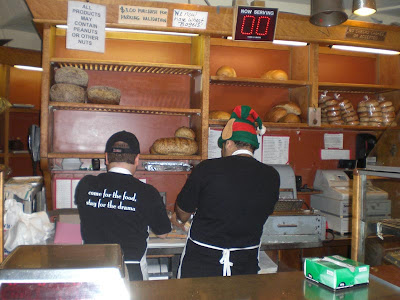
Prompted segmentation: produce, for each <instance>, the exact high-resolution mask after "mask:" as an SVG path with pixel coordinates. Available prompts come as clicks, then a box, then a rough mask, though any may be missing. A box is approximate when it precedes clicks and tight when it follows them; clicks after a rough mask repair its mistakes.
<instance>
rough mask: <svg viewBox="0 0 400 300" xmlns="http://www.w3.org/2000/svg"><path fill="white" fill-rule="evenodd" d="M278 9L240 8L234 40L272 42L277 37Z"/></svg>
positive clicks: (235, 25)
mask: <svg viewBox="0 0 400 300" xmlns="http://www.w3.org/2000/svg"><path fill="white" fill-rule="evenodd" d="M277 18H278V9H277V8H265V7H254V6H238V7H237V10H236V23H235V24H234V26H233V39H234V40H236V41H257V42H265V41H267V42H272V41H273V40H274V36H275V27H276V20H277Z"/></svg>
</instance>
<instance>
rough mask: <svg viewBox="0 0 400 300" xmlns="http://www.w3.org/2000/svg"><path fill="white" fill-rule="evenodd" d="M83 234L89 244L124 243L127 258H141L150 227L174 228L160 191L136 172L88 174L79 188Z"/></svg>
mask: <svg viewBox="0 0 400 300" xmlns="http://www.w3.org/2000/svg"><path fill="white" fill-rule="evenodd" d="M75 202H76V204H77V206H78V211H79V215H80V219H81V234H82V238H83V240H84V242H85V243H87V244H110V243H116V244H120V245H121V248H122V250H123V252H124V256H125V259H126V260H140V259H141V257H142V256H143V254H144V252H145V250H146V248H147V242H146V239H147V237H148V227H150V228H151V230H152V231H153V232H154V233H155V234H157V235H161V234H165V233H168V232H170V231H171V223H170V221H169V218H168V216H167V212H166V209H165V205H164V203H163V202H162V198H161V196H160V193H159V192H158V191H157V189H155V188H154V187H153V186H152V185H149V184H145V183H143V182H141V181H140V180H138V179H137V178H134V177H133V176H132V175H126V174H119V173H113V172H108V173H102V174H100V175H98V176H91V175H88V176H85V177H84V178H82V180H81V181H80V182H79V184H78V186H77V187H76V191H75Z"/></svg>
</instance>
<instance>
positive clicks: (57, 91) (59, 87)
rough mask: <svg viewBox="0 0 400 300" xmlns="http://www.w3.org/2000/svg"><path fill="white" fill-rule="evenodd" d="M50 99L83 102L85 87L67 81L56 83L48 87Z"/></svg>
mask: <svg viewBox="0 0 400 300" xmlns="http://www.w3.org/2000/svg"><path fill="white" fill-rule="evenodd" d="M50 100H51V101H58V102H75V103H85V100H86V92H85V89H84V88H82V87H80V86H77V85H74V84H67V83H56V84H54V85H53V86H52V87H51V88H50Z"/></svg>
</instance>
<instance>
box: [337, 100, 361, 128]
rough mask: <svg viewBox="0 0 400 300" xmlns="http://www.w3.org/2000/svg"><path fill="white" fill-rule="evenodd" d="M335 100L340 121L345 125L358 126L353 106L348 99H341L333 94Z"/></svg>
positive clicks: (358, 122)
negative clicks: (338, 108) (338, 109)
mask: <svg viewBox="0 0 400 300" xmlns="http://www.w3.org/2000/svg"><path fill="white" fill-rule="evenodd" d="M335 98H336V100H338V101H339V103H338V105H339V107H340V111H341V115H342V120H343V121H344V124H345V125H350V126H355V125H360V121H359V118H358V115H357V112H356V110H355V109H354V106H353V104H352V103H351V102H350V100H348V99H343V98H342V97H340V95H337V94H335Z"/></svg>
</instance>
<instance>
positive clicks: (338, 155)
mask: <svg viewBox="0 0 400 300" xmlns="http://www.w3.org/2000/svg"><path fill="white" fill-rule="evenodd" d="M321 159H322V160H330V159H350V150H332V149H321Z"/></svg>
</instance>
